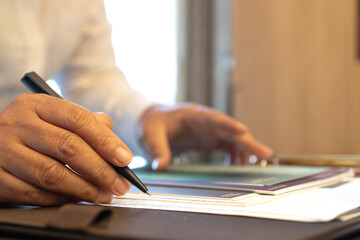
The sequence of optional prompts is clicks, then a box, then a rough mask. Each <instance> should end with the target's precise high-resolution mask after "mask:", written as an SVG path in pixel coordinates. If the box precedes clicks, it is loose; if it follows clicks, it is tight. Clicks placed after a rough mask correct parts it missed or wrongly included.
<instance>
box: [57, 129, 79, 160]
mask: <svg viewBox="0 0 360 240" xmlns="http://www.w3.org/2000/svg"><path fill="white" fill-rule="evenodd" d="M58 151H59V155H60V157H61V158H63V159H64V160H65V161H66V160H69V159H71V158H73V157H75V156H76V155H77V154H79V152H80V144H79V141H78V139H77V137H76V135H72V134H67V135H66V136H65V137H63V138H62V139H61V140H60V141H59V143H58Z"/></svg>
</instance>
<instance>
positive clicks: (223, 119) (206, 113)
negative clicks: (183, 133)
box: [186, 104, 248, 134]
mask: <svg viewBox="0 0 360 240" xmlns="http://www.w3.org/2000/svg"><path fill="white" fill-rule="evenodd" d="M192 108H195V111H189V112H188V113H187V114H186V116H187V117H186V118H187V119H188V121H189V123H190V124H195V125H196V126H197V127H205V126H206V127H208V128H215V129H222V130H224V131H228V132H231V133H233V134H234V133H236V134H243V133H246V132H248V128H247V126H245V125H244V124H242V123H240V122H238V121H236V120H235V119H234V118H232V117H230V116H228V115H226V114H224V113H221V112H219V111H217V110H215V109H212V108H208V107H205V106H201V105H197V104H195V107H192Z"/></svg>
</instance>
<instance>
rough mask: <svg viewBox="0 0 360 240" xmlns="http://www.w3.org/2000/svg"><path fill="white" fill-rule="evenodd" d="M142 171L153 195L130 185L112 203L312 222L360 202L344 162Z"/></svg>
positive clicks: (357, 183)
mask: <svg viewBox="0 0 360 240" xmlns="http://www.w3.org/2000/svg"><path fill="white" fill-rule="evenodd" d="M137 175H138V176H139V177H140V179H142V180H143V182H144V183H145V184H146V185H147V186H148V188H149V191H150V192H151V193H152V196H151V197H149V196H147V195H144V194H142V193H140V192H139V191H138V190H137V189H136V188H131V190H130V192H129V193H128V194H126V195H125V196H122V197H115V198H114V201H113V203H112V204H111V206H118V207H134V208H149V209H161V210H173V211H188V212H201V213H211V214H225V215H241V216H253V217H262V218H273V219H282V220H293V221H310V222H313V221H329V220H332V219H334V218H336V217H337V216H339V215H340V214H342V213H344V212H346V211H349V210H352V209H354V208H356V207H358V206H360V181H359V180H357V179H356V180H350V179H352V176H353V173H352V171H351V169H345V168H326V167H293V166H268V167H265V168H263V167H259V166H242V167H232V168H229V167H227V168H226V167H220V168H219V167H215V166H208V167H194V166H192V167H187V166H182V167H172V168H170V169H169V171H167V172H165V173H152V172H143V173H142V172H137ZM339 183H342V184H340V185H339ZM336 184H337V185H336Z"/></svg>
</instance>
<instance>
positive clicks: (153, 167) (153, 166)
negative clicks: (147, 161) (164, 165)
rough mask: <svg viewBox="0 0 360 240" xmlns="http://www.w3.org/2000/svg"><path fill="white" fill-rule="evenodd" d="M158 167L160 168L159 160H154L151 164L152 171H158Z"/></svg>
mask: <svg viewBox="0 0 360 240" xmlns="http://www.w3.org/2000/svg"><path fill="white" fill-rule="evenodd" d="M158 167H159V160H157V159H154V160H153V161H152V163H151V169H152V170H154V171H156V170H157V169H158Z"/></svg>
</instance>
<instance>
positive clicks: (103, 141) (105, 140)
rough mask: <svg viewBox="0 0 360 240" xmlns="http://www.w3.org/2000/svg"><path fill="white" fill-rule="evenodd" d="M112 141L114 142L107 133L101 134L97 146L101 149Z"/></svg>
mask: <svg viewBox="0 0 360 240" xmlns="http://www.w3.org/2000/svg"><path fill="white" fill-rule="evenodd" d="M113 142H114V141H113V139H112V138H111V137H110V136H109V135H108V134H103V135H102V136H101V137H100V142H99V147H100V148H101V149H105V148H108V147H109V146H111V145H112V144H113Z"/></svg>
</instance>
